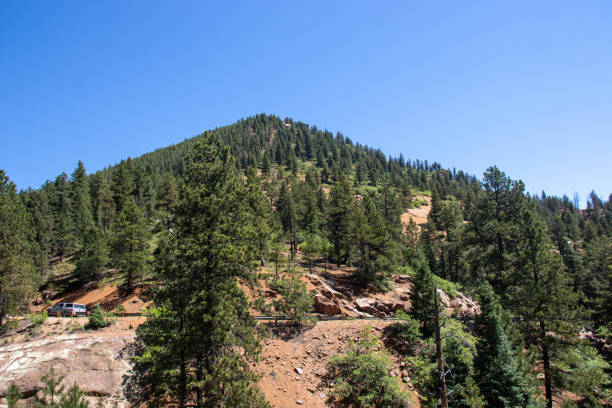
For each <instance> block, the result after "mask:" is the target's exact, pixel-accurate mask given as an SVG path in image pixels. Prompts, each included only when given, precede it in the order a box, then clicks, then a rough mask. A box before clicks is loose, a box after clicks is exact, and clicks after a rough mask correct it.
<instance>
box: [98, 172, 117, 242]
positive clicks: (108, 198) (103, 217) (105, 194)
mask: <svg viewBox="0 0 612 408" xmlns="http://www.w3.org/2000/svg"><path fill="white" fill-rule="evenodd" d="M96 202H97V207H96V216H97V218H96V220H97V223H98V226H100V227H102V228H105V229H106V230H109V229H110V227H111V224H112V223H113V221H114V220H115V202H114V201H113V192H112V191H111V186H110V183H109V182H108V179H107V178H106V177H102V179H101V181H100V185H99V186H98V192H97V197H96Z"/></svg>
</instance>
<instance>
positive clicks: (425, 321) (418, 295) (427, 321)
mask: <svg viewBox="0 0 612 408" xmlns="http://www.w3.org/2000/svg"><path fill="white" fill-rule="evenodd" d="M413 269H414V272H415V274H414V279H413V283H412V291H411V292H410V302H411V306H410V314H411V315H412V317H414V319H416V320H417V321H418V322H419V323H420V325H421V331H422V333H423V335H424V336H425V337H430V336H431V335H432V334H433V332H434V313H435V304H434V290H436V287H435V285H434V282H433V276H432V274H431V271H430V270H429V265H428V264H427V260H426V259H425V255H423V252H422V251H418V252H417V256H416V258H415V259H414V261H413Z"/></svg>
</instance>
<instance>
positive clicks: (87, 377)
mask: <svg viewBox="0 0 612 408" xmlns="http://www.w3.org/2000/svg"><path fill="white" fill-rule="evenodd" d="M133 338H134V334H133V332H122V333H121V334H119V335H118V333H116V332H113V331H109V332H106V333H105V331H100V332H83V333H74V334H62V335H56V336H52V337H42V338H40V339H37V340H30V341H27V342H18V343H7V344H3V345H0V407H1V406H3V405H2V403H3V402H4V399H3V397H4V396H5V395H6V392H7V388H8V387H9V385H10V384H11V383H12V382H15V384H16V385H17V386H18V387H19V389H20V390H21V392H22V393H23V397H24V398H31V397H34V396H36V395H37V393H39V392H40V390H41V389H42V383H41V381H40V377H41V375H43V374H44V373H45V372H46V371H48V370H49V369H50V368H51V367H53V368H54V369H55V370H56V371H57V372H59V373H60V374H61V375H65V378H64V381H63V384H64V385H66V386H70V385H72V384H73V383H77V385H78V386H79V387H80V388H81V389H82V390H83V391H84V392H85V394H86V395H87V396H89V397H90V398H91V401H92V402H93V401H96V400H97V399H96V398H94V397H103V399H108V404H111V403H112V406H117V407H127V406H129V404H128V401H127V400H126V397H125V396H124V394H123V382H124V381H125V380H126V379H127V377H128V375H129V373H130V371H131V363H130V359H129V355H128V354H129V353H128V352H127V349H128V347H127V346H128V344H129V343H130V342H131V341H132V340H133ZM115 404H116V405H115ZM92 406H94V405H93V404H92ZM109 406H111V405H109Z"/></svg>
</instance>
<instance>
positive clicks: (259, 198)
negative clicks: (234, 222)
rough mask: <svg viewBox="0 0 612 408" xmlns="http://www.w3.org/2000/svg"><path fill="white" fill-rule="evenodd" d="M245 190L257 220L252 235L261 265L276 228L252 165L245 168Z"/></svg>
mask: <svg viewBox="0 0 612 408" xmlns="http://www.w3.org/2000/svg"><path fill="white" fill-rule="evenodd" d="M246 190H247V197H248V202H249V205H250V209H251V212H252V214H253V216H254V217H255V218H256V219H257V220H258V228H257V229H256V230H255V234H254V235H253V240H254V245H255V247H256V248H257V255H258V258H259V261H260V263H261V266H263V265H264V263H265V259H266V256H267V255H268V250H269V247H270V244H271V236H272V232H273V231H274V230H275V228H277V225H275V222H274V220H273V219H272V212H271V209H270V205H269V204H268V201H267V200H266V197H265V196H264V194H263V191H262V189H261V181H260V179H259V177H257V173H256V172H255V169H254V168H253V167H249V168H248V169H247V182H246Z"/></svg>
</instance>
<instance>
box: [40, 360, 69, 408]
mask: <svg viewBox="0 0 612 408" xmlns="http://www.w3.org/2000/svg"><path fill="white" fill-rule="evenodd" d="M63 380H64V377H63V376H62V375H59V374H58V373H56V372H55V369H54V368H53V367H51V368H50V369H49V371H48V372H47V373H45V374H44V375H43V376H42V377H40V381H41V382H42V383H43V389H42V398H41V399H40V400H39V402H38V406H39V407H40V408H44V407H52V408H53V407H58V408H59V405H58V402H59V399H60V396H61V394H62V392H63V391H64V386H63V385H61V383H62V381H63Z"/></svg>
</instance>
